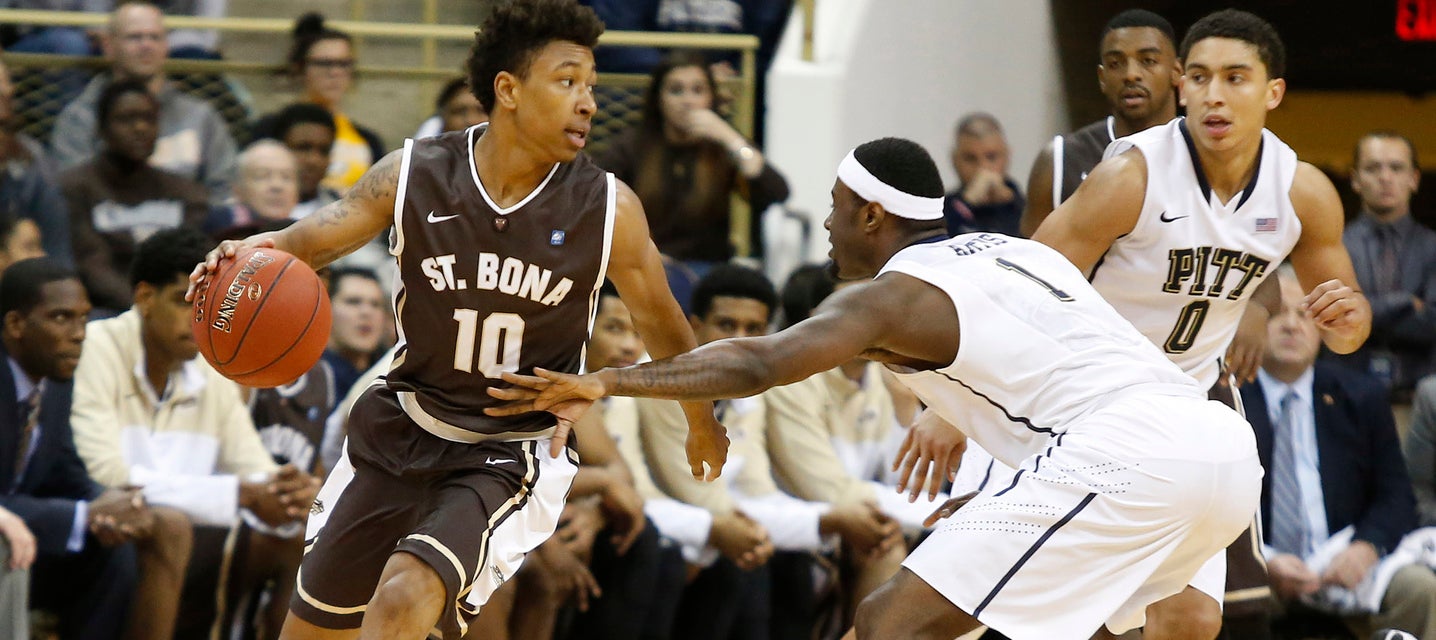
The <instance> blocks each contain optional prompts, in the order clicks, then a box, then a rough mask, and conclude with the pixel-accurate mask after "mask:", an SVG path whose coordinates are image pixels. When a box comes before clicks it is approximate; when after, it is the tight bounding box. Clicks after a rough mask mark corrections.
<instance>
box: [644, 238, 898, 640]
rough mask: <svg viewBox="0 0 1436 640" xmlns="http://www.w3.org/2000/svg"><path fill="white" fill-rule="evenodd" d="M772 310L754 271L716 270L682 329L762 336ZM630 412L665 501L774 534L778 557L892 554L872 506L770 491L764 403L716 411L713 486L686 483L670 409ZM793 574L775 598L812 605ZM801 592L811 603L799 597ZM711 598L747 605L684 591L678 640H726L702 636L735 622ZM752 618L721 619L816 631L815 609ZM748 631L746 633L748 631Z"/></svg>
mask: <svg viewBox="0 0 1436 640" xmlns="http://www.w3.org/2000/svg"><path fill="white" fill-rule="evenodd" d="M777 303H778V294H777V292H776V291H775V290H774V289H773V285H772V283H771V282H769V281H768V279H767V277H766V276H764V275H763V274H762V273H759V272H757V271H754V270H752V269H748V268H746V267H740V266H737V265H731V264H729V265H722V266H719V267H715V268H714V269H713V270H711V271H709V273H708V274H707V275H705V276H704V277H703V279H702V280H700V281H699V283H698V287H697V289H696V290H695V293H694V296H693V313H692V315H690V316H689V321H690V322H691V323H692V324H693V328H694V334H695V336H696V337H697V339H698V343H699V344H707V343H709V342H713V341H715V340H721V339H725V338H736V337H746V336H754V335H764V334H766V333H767V331H768V324H769V322H770V321H771V320H772V315H773V313H774V312H775V311H776V310H777ZM638 409H639V427H640V434H641V435H640V438H641V439H642V441H643V443H644V446H645V447H646V449H647V463H648V467H649V468H650V469H651V470H652V471H653V474H654V479H655V480H656V481H657V482H658V484H659V487H660V488H661V489H663V491H664V492H666V493H667V494H669V495H672V496H674V497H676V498H678V499H680V500H683V501H684V502H687V503H689V504H694V505H697V506H701V507H704V508H706V509H708V510H709V511H710V512H712V513H714V514H715V515H718V514H730V513H733V512H735V511H741V512H742V513H744V514H746V515H748V516H750V517H752V518H753V519H754V520H755V521H757V522H758V523H759V524H761V525H763V527H764V528H766V529H767V530H768V531H769V532H770V533H771V534H772V541H773V542H772V544H773V547H774V548H776V549H777V550H779V551H780V552H792V553H797V554H801V555H803V556H804V557H806V555H807V554H810V553H821V552H822V551H824V549H825V547H827V544H828V542H829V541H832V542H836V543H838V544H841V545H842V547H841V548H842V549H843V552H844V553H850V554H855V555H856V556H858V557H863V556H874V557H883V558H886V557H888V554H889V553H891V552H893V551H894V549H896V548H897V547H898V546H900V543H901V535H900V531H899V528H898V525H897V523H896V522H894V521H892V520H891V519H890V518H888V517H886V516H884V515H883V514H881V513H879V512H878V510H877V509H875V508H873V507H872V506H871V505H868V504H866V503H862V502H857V501H855V502H852V503H848V504H841V503H839V504H830V503H827V502H817V501H805V500H801V499H798V498H795V497H793V496H791V495H789V494H787V493H784V492H783V491H781V490H780V489H779V488H778V485H777V483H776V482H775V480H774V477H773V471H772V466H771V459H770V456H769V453H768V449H769V446H770V444H769V438H770V436H769V432H768V428H769V416H768V409H767V399H766V397H765V396H763V395H759V396H754V397H750V398H743V399H739V400H731V401H722V402H718V403H717V404H716V410H717V412H718V416H719V420H720V421H721V422H722V423H723V425H724V426H725V427H727V429H728V437H729V439H730V440H731V442H732V444H731V447H730V450H729V460H730V463H729V464H730V466H729V468H728V469H726V470H725V473H724V475H723V477H722V479H720V481H719V482H716V483H704V482H699V481H697V480H694V479H693V475H692V472H691V470H690V469H689V467H688V463H687V460H686V458H685V456H684V455H683V451H684V440H685V438H686V435H687V429H686V428H685V427H684V426H683V425H684V424H685V422H684V420H683V414H682V410H681V409H680V408H679V405H678V403H676V402H672V401H667V400H648V399H639V400H638ZM739 460H741V462H738V461H739ZM897 553H898V555H897V556H896V557H894V558H893V559H892V565H891V568H892V570H894V571H895V570H896V568H897V564H898V562H899V561H900V559H901V551H898V552H897ZM776 558H777V557H776V556H775V559H776ZM795 573H798V574H799V575H800V576H802V577H801V578H800V580H798V581H793V582H791V583H784V584H781V587H780V586H779V585H778V584H774V585H773V589H772V593H773V595H774V596H776V595H778V594H782V595H784V596H786V597H789V598H791V599H793V600H797V601H801V600H807V601H809V602H810V603H812V602H815V601H816V600H817V598H816V597H812V594H814V593H815V592H816V591H817V590H818V586H819V585H817V584H815V580H814V579H813V572H812V571H803V572H795ZM829 579H832V578H831V577H830V578H829ZM765 582H768V580H764V579H761V578H760V579H759V580H758V582H757V584H756V585H750V586H749V587H748V588H750V589H754V590H755V591H754V593H763V594H764V595H763V596H762V597H763V598H765V599H766V598H768V597H769V595H767V593H766V592H767V591H768V590H767V589H765V588H764V587H763V585H764V583H765ZM879 582H880V581H878V582H869V581H867V580H861V581H857V582H855V583H854V584H852V586H851V588H850V589H849V592H848V593H847V596H848V599H849V600H851V602H853V603H856V602H859V601H861V600H862V598H863V597H864V596H866V595H867V593H866V590H871V589H872V588H874V587H876V586H877V585H878V584H879ZM804 592H806V593H807V594H809V597H807V598H803V597H802V596H801V595H800V594H802V593H804ZM715 600H721V601H723V602H725V603H726V604H727V605H728V606H736V607H739V608H740V609H743V608H745V607H748V606H752V604H751V603H747V604H745V603H744V602H743V601H742V600H739V599H733V598H731V597H726V598H725V597H723V594H716V593H709V592H705V591H704V590H703V589H702V588H697V589H695V588H693V587H692V586H690V589H689V593H687V594H685V595H684V601H683V604H682V605H681V608H680V610H679V616H678V620H679V623H680V625H681V626H683V627H684V628H683V629H681V630H677V631H676V632H675V635H677V636H678V637H685V638H686V637H699V636H698V635H697V634H699V633H702V634H704V635H703V637H724V636H723V635H721V634H716V633H715V634H714V635H712V636H709V635H707V634H708V633H709V631H708V630H710V629H715V628H716V629H723V628H729V627H731V625H733V624H734V622H733V620H727V621H724V620H723V618H722V616H723V615H724V611H723V610H722V609H717V610H714V604H713V603H714V601H715ZM753 613H757V614H759V615H761V614H765V613H766V614H769V615H770V616H771V619H770V620H768V621H762V620H758V619H754V618H752V617H750V615H749V614H750V612H748V611H740V612H738V613H737V614H734V613H733V612H731V611H730V612H728V614H727V615H737V618H736V620H739V621H744V622H746V623H747V624H757V625H758V626H759V628H766V627H768V625H770V624H771V625H772V626H773V627H774V628H781V629H787V630H801V631H802V632H803V633H802V635H807V634H809V633H811V631H812V629H813V626H814V624H815V623H816V620H815V619H814V616H816V614H817V611H815V610H813V609H808V608H805V607H773V608H772V609H771V611H768V607H766V606H765V607H763V608H762V609H759V610H755V612H753ZM732 628H733V629H735V631H736V632H738V633H740V634H741V633H743V632H742V631H737V630H739V629H744V628H745V627H742V626H737V627H732ZM747 630H748V632H750V633H751V632H752V628H748V629H747ZM779 635H780V637H790V636H788V635H786V634H779ZM740 637H745V636H741V635H740Z"/></svg>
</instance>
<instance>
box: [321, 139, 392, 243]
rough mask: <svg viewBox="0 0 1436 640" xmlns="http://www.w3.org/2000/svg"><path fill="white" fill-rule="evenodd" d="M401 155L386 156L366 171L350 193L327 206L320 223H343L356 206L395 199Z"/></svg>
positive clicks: (326, 224)
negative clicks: (331, 205)
mask: <svg viewBox="0 0 1436 640" xmlns="http://www.w3.org/2000/svg"><path fill="white" fill-rule="evenodd" d="M399 165H400V157H399V156H398V155H397V154H390V155H388V156H385V157H384V158H383V159H381V160H380V161H379V163H378V164H376V165H374V166H373V167H371V168H370V169H369V171H368V172H366V173H365V174H364V175H363V176H362V177H360V178H359V181H358V182H356V183H354V186H353V187H350V189H349V193H346V194H344V197H343V198H342V199H340V200H339V202H336V203H334V204H335V206H333V207H325V209H324V211H322V212H321V215H320V218H319V224H320V225H321V226H333V225H338V224H342V223H343V222H344V219H345V218H348V217H349V214H351V213H353V211H354V207H364V206H371V203H372V202H373V201H375V200H378V201H381V202H387V201H389V200H393V199H394V198H395V197H396V194H397V192H398V185H399Z"/></svg>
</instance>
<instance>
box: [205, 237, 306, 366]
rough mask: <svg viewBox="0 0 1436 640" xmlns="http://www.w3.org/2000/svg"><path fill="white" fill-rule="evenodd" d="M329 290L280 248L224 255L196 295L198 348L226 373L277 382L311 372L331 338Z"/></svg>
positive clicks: (302, 264)
mask: <svg viewBox="0 0 1436 640" xmlns="http://www.w3.org/2000/svg"><path fill="white" fill-rule="evenodd" d="M329 326H330V322H329V294H328V292H326V291H325V289H324V284H323V283H322V282H320V280H319V276H318V275H316V274H315V273H314V270H313V269H310V268H309V265H307V264H305V263H304V261H303V260H300V259H298V258H296V257H294V256H292V255H290V254H288V253H285V252H283V251H280V250H278V249H270V248H263V249H246V250H244V251H240V252H239V253H237V254H235V256H234V258H233V259H227V260H221V261H220V263H219V268H218V269H217V270H216V271H215V273H213V274H211V275H210V277H208V278H207V279H206V280H205V282H204V286H203V287H201V289H200V291H199V293H197V294H195V299H194V319H193V321H192V322H191V324H190V328H191V330H193V331H194V341H195V343H196V344H198V345H199V352H200V353H201V354H204V359H205V360H208V361H209V363H210V364H211V365H213V366H214V368H215V369H216V370H217V371H219V372H220V373H222V374H224V376H225V377H226V378H229V379H230V380H233V381H235V382H238V383H240V384H242V385H246V386H251V387H275V386H279V385H282V384H287V383H290V382H293V381H294V380H295V379H296V378H298V377H299V376H301V375H303V374H304V372H306V371H309V369H310V368H312V367H313V366H314V363H316V362H318V361H319V356H320V355H321V354H323V353H324V346H325V345H326V344H327V343H328V342H329Z"/></svg>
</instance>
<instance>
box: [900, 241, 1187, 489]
mask: <svg viewBox="0 0 1436 640" xmlns="http://www.w3.org/2000/svg"><path fill="white" fill-rule="evenodd" d="M888 272H898V273H903V274H907V275H909V276H912V277H914V278H918V279H920V280H923V281H925V282H927V283H929V284H931V285H933V286H935V287H937V288H938V289H941V290H942V291H943V292H945V293H947V295H948V296H950V297H951V298H952V304H953V306H954V307H955V308H956V309H957V316H958V329H959V331H960V332H961V346H959V347H958V352H957V358H956V359H955V360H953V362H952V363H951V364H949V365H948V366H945V367H942V368H941V369H936V370H932V371H912V370H908V369H902V368H897V369H896V370H897V372H898V374H899V378H900V379H901V380H902V381H903V382H904V383H905V384H906V385H907V386H908V387H909V388H911V389H912V390H913V392H914V393H916V394H917V395H918V396H919V397H920V398H922V401H923V402H924V403H925V404H927V406H928V407H931V408H932V409H933V410H935V411H937V412H938V415H940V416H942V417H943V419H945V420H947V421H948V422H950V423H952V424H953V425H956V426H957V427H958V428H960V429H962V430H963V431H964V432H965V433H967V434H968V435H969V436H970V437H972V439H973V440H976V441H977V443H978V444H980V445H982V447H983V448H984V449H987V450H988V451H989V452H990V453H992V455H993V457H995V458H997V459H998V460H1001V461H1002V462H1004V463H1006V464H1007V465H1009V466H1012V467H1016V466H1017V465H1018V464H1019V463H1020V462H1021V461H1022V460H1023V459H1025V458H1027V457H1028V456H1029V455H1032V454H1033V453H1037V452H1039V451H1041V450H1042V448H1044V447H1045V446H1047V445H1048V444H1049V443H1048V441H1049V439H1050V437H1051V436H1053V435H1057V434H1061V433H1065V432H1066V431H1067V428H1068V426H1069V425H1071V424H1072V423H1073V421H1075V420H1077V419H1079V418H1081V417H1082V416H1084V415H1087V414H1088V413H1090V412H1092V411H1094V410H1096V409H1099V408H1101V407H1103V406H1104V405H1106V404H1107V403H1108V401H1109V400H1110V399H1111V398H1113V397H1115V395H1114V394H1121V393H1127V392H1131V391H1151V392H1154V393H1164V394H1167V395H1183V396H1195V397H1205V390H1203V389H1199V388H1198V387H1197V385H1196V381H1194V380H1193V379H1192V378H1191V377H1190V376H1188V375H1186V374H1184V373H1182V371H1181V370H1180V369H1178V368H1177V366H1176V365H1174V364H1172V362H1171V361H1169V360H1167V359H1166V358H1165V357H1163V356H1162V353H1161V352H1160V351H1159V350H1157V349H1156V348H1155V347H1153V346H1152V343H1151V342H1149V341H1148V340H1147V339H1146V338H1145V337H1143V336H1142V334H1140V333H1138V332H1137V331H1136V330H1135V329H1133V328H1132V325H1131V323H1129V322H1127V321H1126V320H1124V319H1122V316H1121V315H1118V313H1117V311H1116V310H1115V309H1113V308H1112V306H1111V305H1109V304H1108V303H1107V302H1106V301H1105V300H1103V299H1102V297H1101V296H1100V295H1098V294H1097V292H1096V291H1095V290H1093V289H1092V286H1091V285H1090V284H1088V283H1087V280H1086V279H1085V278H1083V277H1082V273H1081V272H1079V271H1078V270H1077V268H1076V267H1074V266H1072V263H1071V262H1068V261H1067V259H1066V258H1065V257H1063V256H1062V254H1060V253H1057V252H1056V251H1054V250H1052V249H1051V248H1049V247H1047V246H1046V245H1043V244H1039V243H1036V242H1032V241H1030V240H1023V239H1020V238H1010V237H1007V236H1003V235H998V234H990V233H976V234H967V235H961V236H957V237H955V238H951V239H949V240H945V241H942V242H933V243H923V244H917V245H913V246H911V247H907V248H906V249H903V250H902V251H899V252H898V253H897V254H896V255H894V256H893V257H892V258H891V259H890V260H888V262H887V264H886V265H884V266H883V269H882V272H881V273H888ZM879 275H881V274H879ZM919 321H920V320H919ZM1160 428H1161V427H1160V425H1153V429H1154V430H1159V429H1160Z"/></svg>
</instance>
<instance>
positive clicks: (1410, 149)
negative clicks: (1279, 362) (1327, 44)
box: [1339, 131, 1436, 401]
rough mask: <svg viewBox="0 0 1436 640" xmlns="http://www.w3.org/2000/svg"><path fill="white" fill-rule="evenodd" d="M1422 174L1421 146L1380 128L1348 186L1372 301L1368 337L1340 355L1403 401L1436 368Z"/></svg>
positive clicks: (1353, 241)
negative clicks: (1357, 210)
mask: <svg viewBox="0 0 1436 640" xmlns="http://www.w3.org/2000/svg"><path fill="white" fill-rule="evenodd" d="M1420 179H1421V170H1420V168H1419V167H1418V165H1417V161H1416V147H1415V146H1413V145H1412V144H1411V141H1410V140H1408V139H1407V138H1406V137H1405V136H1402V135H1400V134H1397V133H1394V132H1390V131H1377V132H1373V133H1368V134H1366V135H1365V136H1363V137H1362V138H1361V140H1360V141H1359V142H1357V144H1356V153H1355V164H1354V165H1353V166H1352V169H1351V189H1352V191H1355V192H1356V194H1357V195H1358V196H1360V198H1361V215H1360V216H1358V217H1357V218H1356V219H1355V220H1353V221H1352V222H1351V223H1350V224H1349V225H1347V227H1346V232H1345V233H1344V234H1343V240H1344V242H1345V243H1346V246H1347V248H1348V250H1349V251H1350V252H1351V264H1352V267H1354V268H1355V269H1356V279H1357V281H1358V282H1359V283H1361V288H1362V289H1363V290H1364V291H1365V292H1366V295H1367V296H1368V298H1369V299H1370V300H1371V313H1372V321H1371V338H1370V339H1368V340H1367V341H1366V344H1365V345H1364V346H1362V348H1361V349H1359V350H1358V351H1357V352H1356V353H1353V354H1351V355H1347V356H1340V357H1339V360H1340V361H1341V362H1342V363H1343V364H1346V365H1348V366H1351V367H1353V368H1356V369H1359V370H1362V371H1366V372H1369V373H1372V374H1374V375H1376V376H1377V377H1379V378H1381V379H1382V380H1384V381H1386V382H1387V386H1388V387H1389V388H1390V389H1391V390H1392V391H1393V392H1394V396H1393V397H1395V398H1397V399H1398V400H1402V401H1405V400H1406V399H1407V398H1409V397H1410V395H1411V391H1412V388H1413V387H1414V386H1415V385H1416V381H1417V380H1418V379H1420V378H1421V377H1422V376H1424V375H1427V374H1431V373H1436V357H1433V356H1436V308H1433V305H1436V231H1432V230H1430V229H1428V228H1426V227H1423V226H1421V225H1420V224H1419V223H1417V222H1416V220H1415V219H1414V218H1412V217H1411V196H1412V195H1413V194H1415V193H1416V187H1417V185H1418V184H1419V182H1420Z"/></svg>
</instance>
